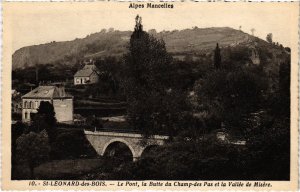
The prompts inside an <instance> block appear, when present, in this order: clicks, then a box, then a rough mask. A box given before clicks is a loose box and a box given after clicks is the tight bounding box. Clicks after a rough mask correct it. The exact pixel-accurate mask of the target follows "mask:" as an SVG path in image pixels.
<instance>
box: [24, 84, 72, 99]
mask: <svg viewBox="0 0 300 192" xmlns="http://www.w3.org/2000/svg"><path fill="white" fill-rule="evenodd" d="M60 89H64V88H59V87H57V86H39V87H37V88H35V89H33V90H32V91H30V92H29V93H27V94H25V95H23V96H22V98H43V99H55V98H66V97H67V98H72V97H73V96H71V95H69V94H67V93H65V92H64V90H63V92H62V91H60Z"/></svg>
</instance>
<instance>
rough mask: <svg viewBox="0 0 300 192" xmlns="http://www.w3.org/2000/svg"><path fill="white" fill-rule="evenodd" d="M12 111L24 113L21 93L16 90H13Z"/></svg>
mask: <svg viewBox="0 0 300 192" xmlns="http://www.w3.org/2000/svg"><path fill="white" fill-rule="evenodd" d="M11 111H12V113H17V114H21V113H22V99H21V94H20V93H19V92H17V91H16V90H14V89H13V90H12V91H11Z"/></svg>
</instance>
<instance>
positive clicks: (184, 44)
mask: <svg viewBox="0 0 300 192" xmlns="http://www.w3.org/2000/svg"><path fill="white" fill-rule="evenodd" d="M149 32H150V33H151V34H153V35H154V36H155V37H157V38H162V39H164V41H165V43H166V47H167V50H168V51H169V52H170V53H171V54H172V55H173V56H176V55H177V56H181V55H186V54H193V55H200V54H202V53H203V52H206V51H208V50H211V49H213V48H214V47H215V45H216V42H219V44H220V45H221V47H222V46H228V45H232V44H236V43H243V42H247V41H248V40H249V39H251V38H253V37H252V36H250V35H249V34H247V33H244V32H242V31H239V30H235V29H232V28H228V27H225V28H203V29H200V28H197V27H195V28H193V29H184V30H180V31H178V30H174V31H162V32H159V33H156V32H155V30H150V31H149ZM131 33H132V32H131V31H117V30H115V31H109V32H107V31H105V30H102V31H101V32H99V33H94V34H91V35H88V36H86V37H85V38H82V39H75V40H73V41H65V42H51V43H47V44H41V45H33V46H28V47H23V48H21V49H19V50H17V51H16V52H15V53H14V54H13V56H12V62H13V69H16V68H24V67H29V66H34V65H36V64H59V63H61V64H66V65H74V64H75V63H77V62H78V61H79V60H81V59H82V58H84V57H85V58H86V57H107V56H116V57H121V56H122V55H123V54H124V53H125V52H126V50H127V45H128V42H129V39H130V35H131Z"/></svg>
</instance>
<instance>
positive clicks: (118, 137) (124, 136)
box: [84, 130, 169, 161]
mask: <svg viewBox="0 0 300 192" xmlns="http://www.w3.org/2000/svg"><path fill="white" fill-rule="evenodd" d="M84 133H85V137H86V138H87V140H88V141H89V142H90V143H91V145H92V146H93V147H94V149H95V150H96V152H97V153H98V154H99V155H101V156H103V155H104V153H105V151H106V149H107V148H108V147H109V146H110V145H112V144H114V143H116V142H120V143H123V144H125V145H126V146H127V147H128V148H129V149H130V151H131V153H132V157H133V161H136V160H137V159H138V158H140V157H141V155H142V153H143V151H144V150H145V149H146V148H148V147H151V146H157V145H163V144H164V142H165V140H167V139H168V138H169V137H168V136H161V135H154V136H152V137H151V138H149V139H143V136H142V135H141V134H137V133H118V132H107V131H86V130H85V131H84ZM143 141H145V142H143Z"/></svg>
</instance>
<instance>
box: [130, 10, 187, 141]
mask: <svg viewBox="0 0 300 192" xmlns="http://www.w3.org/2000/svg"><path fill="white" fill-rule="evenodd" d="M124 58H125V72H126V77H125V79H126V80H125V92H126V96H127V103H128V107H127V119H128V122H129V123H130V124H131V126H132V127H134V128H135V129H139V130H141V131H142V132H143V133H144V134H145V135H151V134H154V133H158V132H162V131H167V132H168V133H170V134H172V133H174V132H172V131H170V130H169V129H172V128H174V129H175V124H174V123H175V122H178V120H179V119H180V117H178V116H179V115H180V113H179V111H180V108H181V107H183V106H179V105H181V104H183V103H184V101H183V100H184V98H185V97H182V98H178V95H180V93H177V92H176V90H174V89H172V83H173V81H172V79H170V75H169V74H170V73H171V69H172V67H171V56H170V55H169V54H168V53H167V50H166V47H165V43H164V41H163V40H157V39H155V38H154V37H153V36H151V35H149V34H148V33H146V32H144V31H143V26H142V24H141V17H139V16H137V17H136V26H135V29H134V32H133V33H132V35H131V39H130V46H129V52H128V53H127V54H126V55H125V57H124ZM178 99H179V100H181V101H178Z"/></svg>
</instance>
